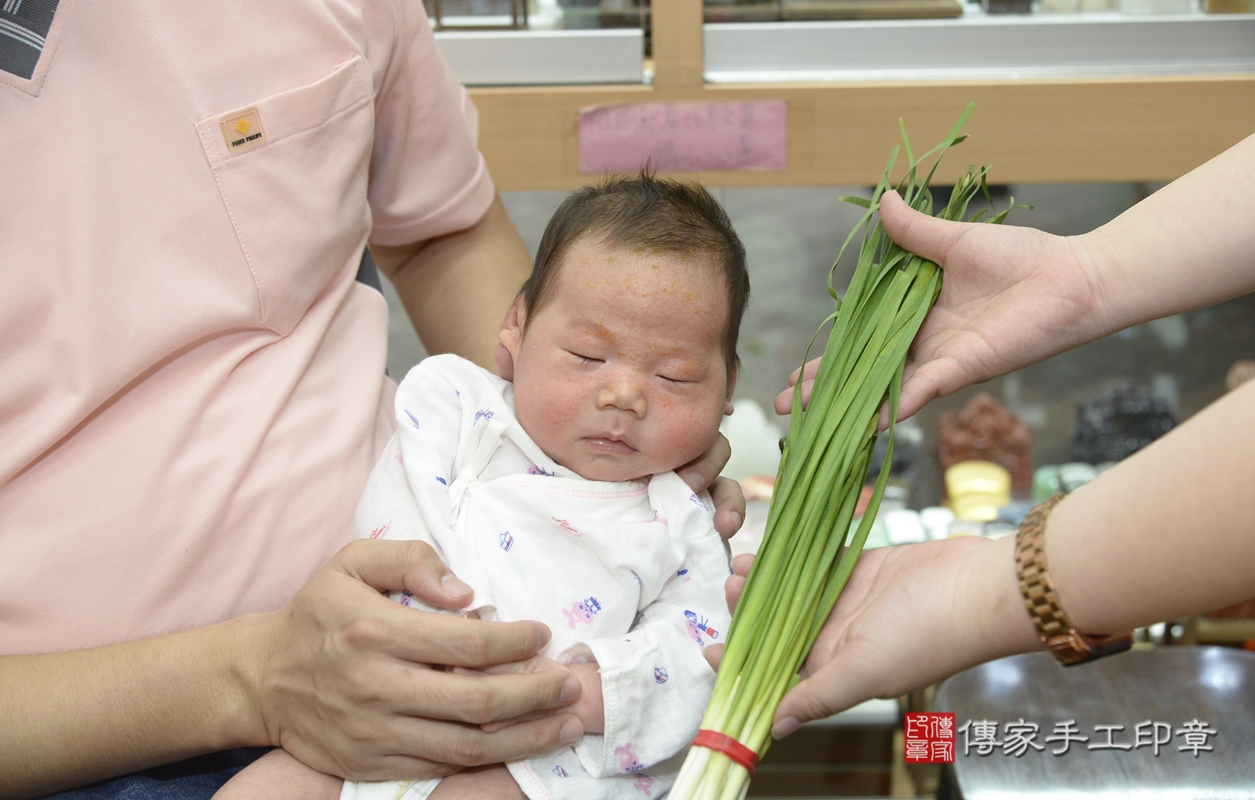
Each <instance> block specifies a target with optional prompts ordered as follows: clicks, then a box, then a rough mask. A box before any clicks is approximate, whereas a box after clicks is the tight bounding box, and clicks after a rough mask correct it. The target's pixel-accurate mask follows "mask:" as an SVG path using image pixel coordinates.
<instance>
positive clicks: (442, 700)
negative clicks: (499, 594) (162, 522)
mask: <svg viewBox="0 0 1255 800" xmlns="http://www.w3.org/2000/svg"><path fill="white" fill-rule="evenodd" d="M403 588H404V589H409V590H410V591H411V592H412V593H414V594H415V595H416V596H418V597H421V598H423V599H424V600H426V601H427V602H429V603H431V604H432V605H436V606H441V607H445V608H459V607H461V606H462V605H464V604H465V603H466V602H467V601H468V599H469V593H468V592H467V591H466V587H465V585H464V584H462V583H461V582H460V581H458V580H457V579H456V578H454V577H453V576H452V574H451V573H450V572H449V571H448V569H447V568H445V567H444V565H443V564H441V563H440V561H439V559H437V558H436V557H435V556H434V554H433V553H432V551H431V550H430V548H428V547H427V546H426V545H422V544H420V543H400V542H397V543H393V542H375V541H363V542H354V543H353V544H351V545H349V546H347V547H346V548H344V549H343V550H341V551H340V553H338V554H337V555H336V556H335V557H334V558H333V559H332V560H331V562H330V563H329V564H328V565H327V567H325V568H324V569H323V570H322V571H320V572H319V573H318V574H317V575H316V576H315V577H314V578H313V579H312V580H311V581H310V583H309V584H307V585H306V586H305V588H304V589H302V590H301V592H300V593H298V595H297V596H296V597H295V598H294V599H293V601H292V602H291V603H289V604H288V605H287V606H285V607H284V608H282V609H279V610H277V611H274V612H271V613H267V614H254V615H250V616H247V617H243V618H240V619H235V620H231V621H229V622H224V623H221V624H218V625H211V626H208V627H205V628H201V629H197V630H191V631H185V632H182V633H175V634H170V635H167V636H159V637H155V638H151V639H144V640H139V641H134V642H127V643H124V644H117V645H110V646H106V647H100V648H95V649H91V650H85V651H78V652H68V653H46V654H38V655H12V656H4V657H0V717H2V718H3V719H4V724H3V725H0V797H33V796H38V795H42V794H45V793H47V792H50V791H55V790H58V789H64V788H68V787H72V786H77V785H81V784H84V783H88V782H91V781H94V780H99V779H101V778H105V777H109V776H112V775H118V774H123V773H126V772H129V771H133V770H136V769H142V768H145V767H150V766H154V765H157V764H162V763H168V762H170V761H173V760H178V759H181V758H186V757H189V756H192V755H197V754H200V753H206V752H211V751H214V750H221V749H227V748H232V747H242V746H250V745H280V746H283V747H284V748H286V749H288V750H289V751H291V752H292V753H293V754H295V755H296V756H298V757H299V758H300V759H301V760H302V761H304V762H305V763H307V764H309V765H311V766H313V767H315V768H317V769H319V770H321V771H324V772H327V773H333V774H338V775H347V776H352V777H361V778H370V777H383V776H385V775H386V776H388V777H398V776H415V777H418V776H422V777H431V776H434V775H444V774H448V773H450V772H453V771H455V770H457V769H458V768H460V767H462V766H467V765H477V764H487V763H496V762H500V761H504V760H509V759H513V758H519V757H523V756H527V755H531V754H534V753H540V752H546V751H548V750H552V749H554V748H555V747H558V746H560V744H562V743H565V742H571V741H574V740H575V739H576V738H578V737H579V736H580V735H581V734H582V729H581V728H580V726H579V723H578V721H577V720H575V719H574V717H572V716H570V715H560V716H557V717H547V718H542V719H538V720H535V721H534V722H529V723H527V724H525V725H515V726H512V727H511V728H508V729H506V730H502V731H500V732H498V733H493V734H486V733H484V732H482V731H481V730H480V729H479V728H478V724H480V723H484V722H488V721H491V720H496V719H510V718H515V717H518V716H519V715H520V714H523V713H526V712H528V711H531V710H535V709H545V708H557V707H561V706H564V705H568V704H569V703H571V702H572V701H573V700H574V699H575V698H576V697H577V696H578V692H579V686H578V682H575V681H570V682H568V681H566V680H564V676H562V675H560V674H557V673H537V674H533V675H503V676H493V677H489V678H469V677H465V676H460V675H455V674H452V673H447V672H440V671H435V670H432V669H430V668H428V667H427V666H425V665H426V664H454V665H462V666H467V667H474V668H483V667H486V666H489V665H491V664H498V663H504V662H511V661H517V660H519V659H524V658H528V657H530V656H532V655H534V654H535V653H536V652H537V651H538V650H539V648H540V647H542V646H543V644H544V643H545V642H546V641H548V638H549V633H548V631H547V629H546V628H545V627H544V626H543V625H541V624H539V623H533V622H519V623H510V624H504V623H484V622H478V621H473V620H462V619H459V618H457V617H452V616H444V615H437V614H421V616H420V612H416V611H414V610H413V609H407V608H404V607H402V606H399V605H397V604H396V603H393V602H392V601H390V600H388V599H387V598H386V597H385V596H384V595H382V594H381V593H380V592H381V591H387V590H400V589H403Z"/></svg>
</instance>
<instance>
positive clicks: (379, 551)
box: [335, 539, 475, 610]
mask: <svg viewBox="0 0 1255 800" xmlns="http://www.w3.org/2000/svg"><path fill="white" fill-rule="evenodd" d="M335 560H337V561H340V562H341V566H342V567H343V569H344V571H345V572H347V573H348V574H350V575H353V576H354V577H356V578H357V579H358V580H360V581H361V582H362V583H365V584H366V585H367V586H370V587H373V588H374V589H376V590H377V591H381V592H399V591H408V592H409V593H410V594H412V595H414V596H415V597H417V598H418V599H419V600H422V601H423V602H425V603H427V604H428V605H431V606H434V607H436V608H447V609H451V610H456V609H459V608H464V607H465V606H467V605H468V604H469V603H470V602H471V600H472V599H474V596H475V593H474V591H473V590H472V589H471V587H470V586H469V585H467V584H466V583H465V582H464V581H462V580H460V579H459V578H458V577H457V576H456V575H454V574H453V572H452V571H451V570H450V569H449V568H448V567H447V566H445V563H444V562H443V561H441V560H440V556H438V555H436V551H435V550H434V549H432V547H431V546H430V545H428V544H427V543H426V542H419V541H389V540H385V539H379V540H373V539H361V540H358V541H356V542H351V543H350V544H348V545H346V546H345V547H344V548H343V549H341V550H340V552H339V553H338V554H337V556H336V559H335Z"/></svg>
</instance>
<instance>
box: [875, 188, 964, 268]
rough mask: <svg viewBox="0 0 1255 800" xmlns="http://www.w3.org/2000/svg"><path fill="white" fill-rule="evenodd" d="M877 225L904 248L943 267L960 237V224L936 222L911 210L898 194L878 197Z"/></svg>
mask: <svg viewBox="0 0 1255 800" xmlns="http://www.w3.org/2000/svg"><path fill="white" fill-rule="evenodd" d="M880 223H881V224H882V225H883V226H884V228H885V233H887V234H889V238H890V239H893V240H894V241H895V242H897V243H898V244H899V245H901V246H902V248H903V249H905V250H908V251H910V252H912V253H914V254H915V255H917V256H921V257H923V258H926V259H928V260H929V261H933V262H935V263H937V264H941V266H942V267H944V266H945V264H944V259H945V257H946V254H947V253H949V252H950V248H951V247H953V246H954V243H955V242H956V241H958V239H959V237H960V236H962V235H963V224H962V223H959V222H951V221H949V220H944V219H937V218H936V217H930V216H928V215H927V214H922V213H920V212H919V211H916V210H915V209H913V208H911V207H910V206H908V205H907V204H906V201H905V200H903V199H902V198H901V197H900V196H899V195H898V193H897V192H885V193H884V194H883V195H881V197H880Z"/></svg>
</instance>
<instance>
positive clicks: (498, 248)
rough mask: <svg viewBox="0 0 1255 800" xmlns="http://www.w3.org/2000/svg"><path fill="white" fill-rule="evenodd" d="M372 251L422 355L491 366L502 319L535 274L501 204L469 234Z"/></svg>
mask: <svg viewBox="0 0 1255 800" xmlns="http://www.w3.org/2000/svg"><path fill="white" fill-rule="evenodd" d="M370 251H371V255H372V256H374V258H375V263H376V264H377V265H378V266H379V269H380V271H381V272H383V274H384V275H386V276H388V280H390V281H391V282H392V285H393V286H395V287H396V290H397V294H398V295H400V297H401V302H402V303H404V304H405V310H406V311H407V312H408V313H409V315H410V320H411V321H412V322H413V323H414V329H415V331H417V332H418V337H419V339H421V340H422V342H423V346H424V347H425V348H427V352H429V353H431V354H432V355H435V354H437V353H456V354H457V355H460V356H462V357H463V358H466V359H469V360H471V361H474V362H475V363H476V364H479V365H480V366H481V367H484V368H485V369H490V370H491V369H494V368H495V362H494V357H493V356H494V352H495V350H496V347H497V331H498V330H499V329H500V327H501V320H503V319H505V314H506V311H507V310H508V309H509V308H510V304H511V303H512V302H514V298H515V297H516V296H517V295H518V292H519V287H521V286H522V285H523V281H525V280H527V276H528V275H530V274H531V270H532V263H531V258H530V257H529V256H528V254H527V248H526V247H525V246H524V245H523V240H522V239H521V238H520V237H519V234H518V231H517V230H516V229H515V227H514V223H512V222H511V221H510V218H509V216H507V215H506V211H505V207H504V206H503V205H502V204H501V199H500V198H497V199H495V200H493V203H492V205H491V206H489V207H488V210H487V211H486V212H485V213H484V215H483V217H481V218H480V219H479V221H478V222H476V223H475V224H474V225H472V226H471V227H470V228H467V229H466V230H462V231H457V232H454V233H450V234H446V235H444V236H437V237H435V238H433V239H430V240H428V241H425V242H418V243H415V244H411V245H406V246H403V247H384V246H381V245H372V246H371V248H370ZM503 377H506V376H503Z"/></svg>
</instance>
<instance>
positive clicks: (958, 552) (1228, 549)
mask: <svg viewBox="0 0 1255 800" xmlns="http://www.w3.org/2000/svg"><path fill="white" fill-rule="evenodd" d="M1253 453H1255V382H1251V383H1248V384H1247V385H1245V386H1243V387H1241V388H1239V389H1238V390H1236V391H1234V392H1231V393H1230V394H1229V395H1227V396H1226V397H1224V398H1222V399H1221V400H1219V401H1217V402H1216V403H1214V404H1213V405H1211V406H1209V407H1208V408H1206V409H1204V410H1203V411H1202V412H1200V413H1198V414H1196V415H1195V416H1194V417H1192V418H1191V419H1189V420H1188V421H1187V422H1185V423H1184V424H1183V425H1181V426H1179V427H1178V428H1176V429H1174V430H1173V431H1172V432H1171V433H1169V434H1167V435H1166V436H1164V437H1162V438H1160V439H1158V440H1157V441H1155V442H1154V443H1153V444H1151V445H1150V446H1149V447H1147V448H1146V449H1144V450H1142V451H1140V452H1138V453H1136V454H1135V455H1133V456H1131V457H1130V458H1128V459H1126V460H1125V461H1123V462H1121V463H1120V464H1119V465H1117V466H1116V467H1115V468H1113V469H1112V470H1110V471H1109V472H1106V473H1104V474H1103V475H1102V476H1100V477H1099V478H1098V479H1097V480H1095V481H1094V482H1092V483H1090V484H1088V485H1086V486H1085V487H1084V488H1083V489H1081V490H1080V491H1078V492H1076V493H1075V494H1072V495H1069V496H1068V497H1067V498H1066V499H1065V500H1064V501H1063V502H1062V503H1060V504H1059V505H1058V506H1057V507H1056V508H1055V509H1054V511H1053V512H1051V514H1050V517H1049V518H1048V521H1047V526H1046V534H1045V542H1046V563H1047V567H1048V569H1049V572H1050V577H1051V581H1052V582H1053V584H1054V588H1055V592H1056V594H1057V596H1058V598H1059V603H1060V605H1062V607H1063V609H1064V611H1065V612H1066V613H1067V614H1068V617H1069V619H1070V621H1071V622H1072V624H1073V625H1074V626H1075V627H1076V629H1077V630H1080V631H1084V632H1087V633H1094V634H1099V633H1122V632H1125V631H1128V630H1131V629H1132V628H1135V627H1139V626H1143V625H1148V624H1152V623H1155V622H1161V621H1164V620H1172V619H1179V618H1181V617H1183V616H1187V615H1190V614H1197V613H1202V612H1204V611H1209V610H1212V609H1216V608H1222V607H1224V606H1227V605H1231V604H1233V603H1236V602H1239V601H1242V600H1245V599H1248V598H1250V597H1255V569H1252V565H1253V564H1255V537H1252V536H1251V535H1250V524H1251V523H1250V521H1251V519H1255V494H1253V493H1252V492H1251V491H1250V487H1251V486H1253V485H1255V458H1253V457H1252V454H1253ZM1014 545H1015V540H1014V537H1011V536H1008V537H1004V538H1002V539H998V540H994V541H990V540H984V539H978V538H974V537H967V538H963V539H949V540H945V541H940V542H931V543H928V544H923V545H905V546H902V547H887V548H880V549H877V550H871V551H869V552H867V553H865V554H864V555H863V556H862V558H861V559H860V561H859V563H858V566H857V567H856V569H855V571H854V575H853V577H852V578H851V580H850V583H849V585H848V586H847V588H846V590H845V592H844V593H843V594H842V595H841V598H840V599H839V600H838V602H837V606H836V608H835V609H834V610H833V613H832V616H831V617H830V618H829V620H828V622H827V624H826V625H825V628H824V630H823V632H822V633H821V634H820V637H819V639H818V641H817V642H816V644H815V647H814V649H813V650H812V651H811V655H810V658H809V659H808V660H807V664H806V668H805V670H804V671H803V674H804V676H805V680H803V681H802V683H800V684H799V685H798V686H797V687H796V688H795V689H794V690H793V691H792V692H790V693H789V694H788V695H787V696H786V697H785V699H784V701H783V702H782V703H781V704H780V708H779V710H778V711H777V712H776V718H775V719H776V727H775V733H776V734H777V735H780V736H783V735H787V734H788V733H790V732H792V731H793V730H794V729H796V727H797V725H798V724H799V723H801V722H805V721H807V720H811V719H818V718H821V717H824V716H828V715H829V714H834V713H836V712H838V711H841V710H844V709H846V708H849V707H850V706H853V705H854V704H856V703H859V702H861V701H863V700H866V699H869V698H872V697H895V696H898V695H902V694H905V693H906V692H909V691H912V690H915V689H918V688H921V687H923V686H926V685H928V684H930V683H935V682H937V681H939V680H942V679H944V678H946V677H949V676H950V675H952V674H954V673H956V672H958V671H960V670H962V669H965V668H967V667H971V666H974V665H976V664H979V663H982V662H984V661H987V660H989V659H991V658H997V657H1000V656H1005V655H1011V654H1014V653H1020V652H1026V651H1029V650H1034V649H1039V648H1040V647H1041V646H1042V645H1041V643H1040V641H1039V640H1038V639H1037V636H1036V632H1035V630H1034V628H1033V625H1032V622H1031V620H1030V618H1029V615H1028V612H1027V610H1026V609H1025V607H1024V603H1023V601H1022V599H1021V596H1020V592H1019V587H1018V584H1017V582H1016V576H1015V558H1014ZM746 568H747V565H746V564H745V563H741V564H739V565H738V569H739V571H740V572H741V573H744V572H745V571H746ZM730 583H731V584H732V585H731V587H730V588H732V589H734V590H735V589H738V588H739V586H740V585H741V579H740V578H734V579H732V580H731V581H730Z"/></svg>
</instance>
